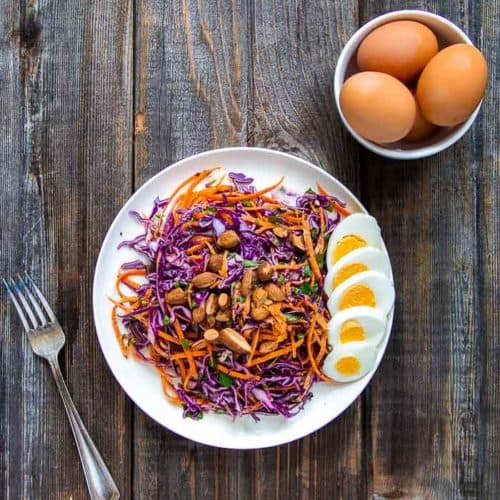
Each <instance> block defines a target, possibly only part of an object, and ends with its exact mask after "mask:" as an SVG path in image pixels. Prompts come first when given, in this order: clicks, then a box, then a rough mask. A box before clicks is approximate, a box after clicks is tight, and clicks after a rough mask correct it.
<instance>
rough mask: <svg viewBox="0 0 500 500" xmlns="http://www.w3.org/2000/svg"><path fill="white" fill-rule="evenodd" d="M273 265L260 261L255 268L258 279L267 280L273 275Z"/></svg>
mask: <svg viewBox="0 0 500 500" xmlns="http://www.w3.org/2000/svg"><path fill="white" fill-rule="evenodd" d="M273 272H274V271H273V266H271V264H269V262H265V261H263V262H261V263H260V264H259V267H258V268H257V276H258V278H259V279H260V281H269V280H270V279H271V278H272V276H273Z"/></svg>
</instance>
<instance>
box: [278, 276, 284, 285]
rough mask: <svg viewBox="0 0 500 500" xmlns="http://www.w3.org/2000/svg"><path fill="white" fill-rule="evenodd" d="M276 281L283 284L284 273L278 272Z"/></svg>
mask: <svg viewBox="0 0 500 500" xmlns="http://www.w3.org/2000/svg"><path fill="white" fill-rule="evenodd" d="M278 283H279V284H280V285H284V284H285V275H284V274H280V275H279V276H278Z"/></svg>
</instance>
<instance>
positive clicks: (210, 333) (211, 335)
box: [203, 328, 220, 342]
mask: <svg viewBox="0 0 500 500" xmlns="http://www.w3.org/2000/svg"><path fill="white" fill-rule="evenodd" d="M219 337H220V334H219V332H218V331H217V330H216V329H215V328H209V329H208V330H205V332H204V333H203V338H204V339H205V340H206V341H207V342H215V341H217V340H219Z"/></svg>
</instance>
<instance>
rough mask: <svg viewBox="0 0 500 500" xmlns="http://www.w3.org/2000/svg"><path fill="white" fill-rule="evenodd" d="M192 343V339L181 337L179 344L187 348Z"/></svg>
mask: <svg viewBox="0 0 500 500" xmlns="http://www.w3.org/2000/svg"><path fill="white" fill-rule="evenodd" d="M192 343H193V341H192V340H189V339H182V340H181V344H182V347H183V348H184V349H189V346H190V345H191V344H192Z"/></svg>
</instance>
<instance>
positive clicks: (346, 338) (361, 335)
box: [339, 319, 366, 344]
mask: <svg viewBox="0 0 500 500" xmlns="http://www.w3.org/2000/svg"><path fill="white" fill-rule="evenodd" d="M339 337H340V343H341V344H347V342H356V341H359V340H365V338H366V335H365V330H364V329H363V327H362V326H361V324H360V323H359V322H358V321H356V320H354V319H350V320H349V321H346V322H345V323H344V324H343V325H342V326H341V327H340V335H339Z"/></svg>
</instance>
